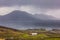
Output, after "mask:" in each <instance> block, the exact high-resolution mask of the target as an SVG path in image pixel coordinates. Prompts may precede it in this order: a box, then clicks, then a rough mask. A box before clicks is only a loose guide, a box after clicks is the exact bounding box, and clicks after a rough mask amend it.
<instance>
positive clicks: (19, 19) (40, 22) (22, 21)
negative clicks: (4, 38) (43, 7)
mask: <svg viewBox="0 0 60 40" xmlns="http://www.w3.org/2000/svg"><path fill="white" fill-rule="evenodd" d="M39 17H40V18H37V17H36V16H34V15H32V14H29V13H27V12H24V11H19V10H14V11H12V12H11V13H9V14H7V15H4V16H0V25H2V26H7V27H9V28H15V29H26V28H40V27H45V28H47V27H54V28H55V27H59V26H60V20H52V19H51V18H53V17H51V16H47V15H42V14H41V15H39ZM44 19H48V20H44Z"/></svg>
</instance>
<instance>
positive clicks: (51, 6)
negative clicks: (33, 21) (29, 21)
mask: <svg viewBox="0 0 60 40" xmlns="http://www.w3.org/2000/svg"><path fill="white" fill-rule="evenodd" d="M14 10H21V11H26V12H28V13H31V14H46V15H51V16H54V17H56V18H57V19H60V0H0V15H6V14H8V13H10V12H12V11H14Z"/></svg>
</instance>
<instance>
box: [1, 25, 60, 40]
mask: <svg viewBox="0 0 60 40" xmlns="http://www.w3.org/2000/svg"><path fill="white" fill-rule="evenodd" d="M57 31H58V30H52V31H47V30H45V29H28V30H17V29H12V28H7V27H4V26H0V39H4V40H5V39H6V40H7V39H8V40H37V39H38V40H57V39H58V40H59V39H60V33H58V32H57ZM59 32H60V31H59ZM32 33H37V35H32Z"/></svg>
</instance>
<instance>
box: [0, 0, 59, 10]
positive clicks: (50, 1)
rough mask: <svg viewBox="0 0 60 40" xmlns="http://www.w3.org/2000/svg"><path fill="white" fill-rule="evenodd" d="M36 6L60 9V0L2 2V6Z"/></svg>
mask: <svg viewBox="0 0 60 40" xmlns="http://www.w3.org/2000/svg"><path fill="white" fill-rule="evenodd" d="M13 5H18V6H21V5H34V6H38V7H41V8H51V9H52V8H60V0H0V6H13Z"/></svg>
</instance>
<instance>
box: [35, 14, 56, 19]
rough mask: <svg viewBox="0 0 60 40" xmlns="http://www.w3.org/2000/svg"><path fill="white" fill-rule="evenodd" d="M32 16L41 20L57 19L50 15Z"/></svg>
mask: <svg viewBox="0 0 60 40" xmlns="http://www.w3.org/2000/svg"><path fill="white" fill-rule="evenodd" d="M34 16H35V17H36V18H38V19H42V20H56V19H57V18H55V17H53V16H51V15H46V14H35V15H34Z"/></svg>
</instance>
